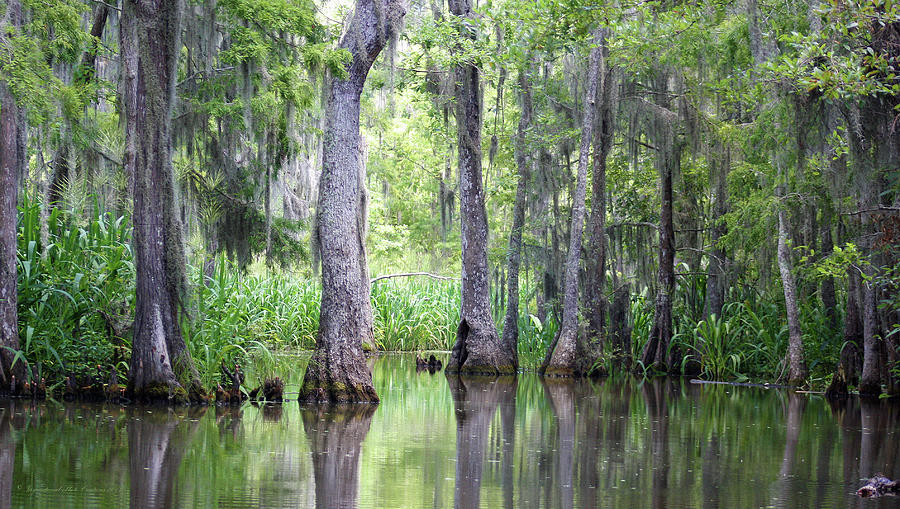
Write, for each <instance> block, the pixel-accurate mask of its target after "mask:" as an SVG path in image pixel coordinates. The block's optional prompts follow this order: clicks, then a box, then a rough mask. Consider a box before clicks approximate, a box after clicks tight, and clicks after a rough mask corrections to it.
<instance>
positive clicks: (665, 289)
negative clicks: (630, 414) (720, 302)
mask: <svg viewBox="0 0 900 509" xmlns="http://www.w3.org/2000/svg"><path fill="white" fill-rule="evenodd" d="M658 129H662V130H663V131H662V132H664V133H665V134H663V137H664V138H665V141H664V142H663V143H660V145H663V146H664V148H661V152H660V153H659V154H658V161H657V167H658V169H659V173H660V175H659V185H660V202H661V208H660V215H659V267H658V269H657V275H656V282H657V286H658V288H657V292H656V303H655V311H654V315H653V328H652V329H651V331H650V339H649V340H648V341H647V344H646V345H645V346H644V351H643V353H642V355H641V362H642V363H643V365H644V368H645V369H650V370H656V371H669V370H676V369H677V363H678V361H679V360H680V359H677V358H676V357H677V353H676V352H674V350H673V349H671V348H670V347H669V345H670V343H671V341H672V295H673V293H674V291H675V226H674V223H673V215H672V205H673V197H672V192H673V191H672V175H673V174H674V173H675V168H676V166H677V165H678V164H680V159H681V150H680V148H678V147H676V146H675V141H674V139H673V138H674V134H673V133H672V132H671V129H672V128H671V127H662V128H658Z"/></svg>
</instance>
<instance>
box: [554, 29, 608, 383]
mask: <svg viewBox="0 0 900 509" xmlns="http://www.w3.org/2000/svg"><path fill="white" fill-rule="evenodd" d="M592 39H593V44H594V45H593V47H592V48H591V52H590V56H589V57H588V69H587V87H586V89H585V95H584V103H583V108H584V113H583V116H582V119H581V148H580V152H579V154H578V176H577V177H576V183H575V194H574V196H573V197H572V222H571V226H570V231H569V253H568V255H567V257H566V270H565V288H564V293H563V319H562V324H561V325H560V328H559V332H558V333H557V334H556V338H554V340H553V343H552V344H551V345H550V348H549V349H548V350H547V355H546V357H545V358H544V362H543V363H542V364H541V367H540V370H539V373H540V374H541V375H545V376H579V375H584V374H586V372H587V370H588V368H590V365H591V363H592V362H593V359H590V358H588V357H586V353H585V352H582V351H579V350H581V348H580V347H579V343H580V342H582V341H580V340H579V338H578V302H579V300H578V268H579V262H580V260H581V236H582V233H583V231H584V214H585V198H586V195H587V166H588V161H589V160H590V152H591V141H592V140H593V129H594V113H595V112H594V110H595V104H596V100H597V87H598V83H599V81H600V79H599V76H600V61H601V59H602V56H603V55H602V46H601V45H600V44H599V42H600V40H601V39H602V35H601V32H600V31H599V30H598V31H597V32H595V34H594V36H593V38H592Z"/></svg>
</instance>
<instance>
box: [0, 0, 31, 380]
mask: <svg viewBox="0 0 900 509" xmlns="http://www.w3.org/2000/svg"><path fill="white" fill-rule="evenodd" d="M7 23H8V24H7ZM21 23H22V5H21V3H20V2H19V1H18V0H11V1H9V2H8V3H7V6H6V23H2V22H0V44H2V43H5V42H6V41H5V39H6V36H7V30H17V29H18V27H19V26H20V25H21ZM19 117H20V115H19V107H18V105H17V104H16V99H15V97H13V95H12V91H11V90H10V89H9V87H8V86H7V84H6V82H5V81H3V80H0V394H2V393H5V392H7V391H9V390H10V389H11V387H10V383H11V382H12V377H13V376H15V377H16V385H19V384H20V383H22V382H24V381H25V367H24V364H23V363H22V362H17V363H16V365H15V366H13V359H14V354H13V352H11V351H10V350H9V349H12V350H13V351H15V350H18V349H19V319H18V317H19V314H18V309H17V306H18V289H17V283H16V246H17V239H16V222H17V219H16V218H17V216H18V210H17V208H16V206H17V204H18V200H19V175H20V174H21V173H22V172H23V171H24V170H23V169H24V165H25V153H24V150H23V148H24V147H22V146H21V143H20V140H21V137H22V133H20V132H19V131H20V129H21V125H20V123H19ZM12 389H13V391H15V388H12Z"/></svg>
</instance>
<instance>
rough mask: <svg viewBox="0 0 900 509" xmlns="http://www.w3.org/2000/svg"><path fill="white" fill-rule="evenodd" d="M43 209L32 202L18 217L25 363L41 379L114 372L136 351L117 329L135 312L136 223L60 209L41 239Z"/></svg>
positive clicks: (52, 215)
mask: <svg viewBox="0 0 900 509" xmlns="http://www.w3.org/2000/svg"><path fill="white" fill-rule="evenodd" d="M41 207H42V206H41V205H40V204H39V203H36V202H34V201H32V200H30V199H26V202H25V205H24V206H23V207H22V208H21V209H20V213H19V222H18V298H19V300H18V309H19V331H20V337H21V341H20V347H21V355H20V356H19V359H20V360H22V361H23V362H26V363H27V364H28V368H29V370H30V371H31V372H32V374H33V376H34V377H35V378H37V377H39V376H46V377H47V378H61V376H62V375H63V374H65V373H76V374H86V373H91V374H93V373H95V372H96V371H95V367H96V366H97V365H101V366H103V369H104V370H107V371H108V370H109V369H112V368H113V367H114V364H116V363H117V361H124V360H127V359H128V356H129V352H130V342H131V338H130V335H129V334H122V335H123V336H125V337H113V336H112V332H113V331H111V330H110V325H111V323H116V324H117V323H118V322H121V321H127V317H129V316H130V315H131V314H132V313H133V307H134V303H133V300H134V281H135V272H134V263H133V261H132V253H131V228H130V223H129V221H128V219H127V218H126V217H119V218H114V217H112V216H111V215H109V214H103V213H101V212H100V211H99V209H97V208H95V209H94V211H93V214H91V215H89V218H88V219H85V215H84V214H82V213H81V212H80V211H75V210H61V209H53V210H52V211H50V212H49V213H48V215H47V223H48V228H47V230H46V237H45V239H43V240H42V235H41V226H40V225H41V216H42V208H41ZM117 367H119V368H123V366H117ZM123 373H124V371H123Z"/></svg>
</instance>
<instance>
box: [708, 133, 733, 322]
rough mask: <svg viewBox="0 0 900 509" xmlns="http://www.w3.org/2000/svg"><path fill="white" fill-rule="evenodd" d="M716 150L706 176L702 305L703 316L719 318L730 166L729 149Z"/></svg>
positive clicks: (721, 304)
mask: <svg viewBox="0 0 900 509" xmlns="http://www.w3.org/2000/svg"><path fill="white" fill-rule="evenodd" d="M716 152H717V154H716V155H715V156H713V161H712V164H711V166H710V170H711V171H710V175H709V180H710V187H711V188H712V190H713V196H714V199H715V203H714V205H713V218H712V221H713V224H712V227H711V228H712V229H711V231H710V243H711V244H712V249H711V250H710V256H709V265H708V266H707V276H706V306H705V308H704V316H705V317H706V318H709V317H711V316H713V315H715V316H717V317H719V318H721V317H722V307H723V306H724V305H725V290H726V289H727V284H726V281H725V268H726V263H727V262H726V259H725V256H726V254H725V249H724V248H722V246H721V245H720V243H719V241H720V239H721V238H722V237H724V236H725V234H726V233H728V231H727V227H726V226H725V214H726V213H727V212H728V182H727V180H728V168H729V166H730V165H731V157H730V152H731V149H730V148H729V147H727V146H724V145H723V144H718V150H717V151H716Z"/></svg>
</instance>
